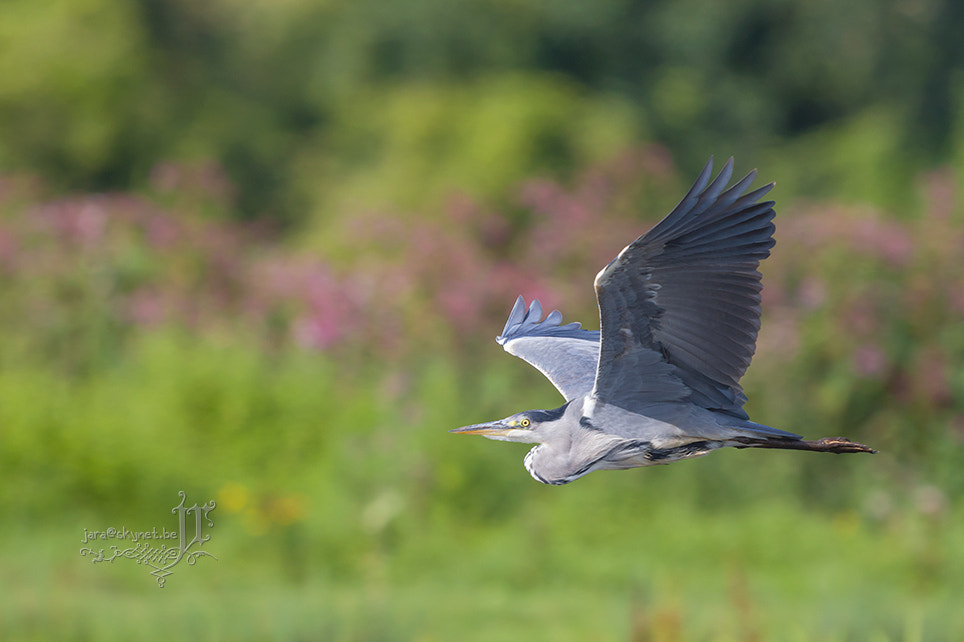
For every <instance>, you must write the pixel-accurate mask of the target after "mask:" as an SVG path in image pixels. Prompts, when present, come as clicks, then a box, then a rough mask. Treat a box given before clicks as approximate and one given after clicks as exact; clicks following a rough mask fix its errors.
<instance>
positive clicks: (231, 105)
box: [0, 0, 964, 220]
mask: <svg viewBox="0 0 964 642" xmlns="http://www.w3.org/2000/svg"><path fill="white" fill-rule="evenodd" d="M962 25H964V9H961V8H960V7H959V6H957V5H956V4H955V3H952V2H949V1H946V0H903V1H901V2H895V3H877V2H872V1H871V0H855V1H854V2H849V3H845V4H841V3H836V2H831V1H829V0H816V1H814V2H806V3H800V2H790V1H789V0H735V1H734V2H728V3H726V4H720V3H716V2H709V1H708V0H681V1H679V2H652V1H646V2H644V1H641V0H601V1H600V2H596V3H592V4H586V3H584V2H576V1H573V0H565V1H560V0H555V1H553V2H548V1H546V0H512V1H510V0H466V1H465V2H461V3H459V5H458V9H457V10H455V8H454V7H453V6H452V5H451V3H446V2H443V1H442V0H399V1H397V2H391V3H385V2H381V1H378V0H358V1H353V2H348V1H346V0H328V1H326V2H321V3H318V2H314V1H313V0H288V1H287V2H283V3H275V2H265V1H260V2H250V1H245V2H242V1H240V0H212V1H211V2H206V3H202V4H198V3H196V2H189V1H187V0H141V2H139V3H135V4H131V3H126V2H123V1H122V0H78V1H75V2H66V1H65V0H53V1H52V2H48V3H43V4H40V5H38V4H36V3H28V2H25V1H24V0H11V1H9V2H5V3H3V5H2V6H0V43H2V47H0V72H2V76H3V78H4V83H3V86H2V87H0V123H2V126H3V129H4V136H3V137H2V141H0V170H5V171H11V170H13V171H28V172H36V173H40V174H42V175H44V176H45V177H47V178H49V179H50V180H51V181H52V182H53V183H54V184H56V185H60V186H64V187H69V188H81V189H101V188H105V187H123V186H135V187H136V186H138V185H140V184H142V182H143V181H144V180H145V178H146V176H147V175H148V173H149V171H150V168H151V167H152V166H153V165H154V164H155V163H158V162H161V161H185V160H187V161H195V162H196V161H198V160H212V159H213V160H215V161H217V162H219V163H220V164H222V165H223V166H224V167H225V168H226V169H227V171H228V173H229V175H230V176H231V177H232V178H233V180H234V181H236V182H237V184H238V185H239V187H240V189H239V193H238V197H239V205H240V211H241V212H242V213H243V214H244V215H247V216H254V215H260V216H273V217H281V218H286V219H287V220H295V219H297V218H301V217H304V216H306V214H305V213H304V212H303V211H302V209H301V208H302V207H304V206H305V205H306V201H305V200H304V193H305V192H306V191H309V192H316V193H317V192H330V193H332V194H335V193H337V192H338V191H339V190H340V188H341V185H340V183H326V182H325V181H326V180H333V179H336V178H337V179H338V180H341V179H343V178H344V173H343V172H335V173H328V172H322V174H321V175H320V177H315V178H314V179H313V180H310V179H309V178H307V177H306V176H305V175H304V171H305V169H306V168H307V169H308V170H309V171H310V170H311V169H312V168H316V167H320V166H322V165H326V164H329V163H331V162H332V161H334V162H335V163H336V164H340V165H343V166H344V167H348V166H351V167H353V168H354V171H355V172H356V175H357V176H362V175H363V174H364V173H365V172H367V171H369V170H372V169H375V172H376V174H380V173H382V172H383V171H387V170H384V169H380V168H384V167H385V166H386V165H387V164H389V163H398V164H399V167H397V168H396V169H394V170H391V173H394V174H397V175H403V174H409V175H411V176H415V177H417V176H418V172H411V171H410V170H409V169H407V168H406V167H403V166H401V165H402V164H409V163H410V164H411V165H412V166H413V167H419V166H423V167H424V166H427V165H431V164H432V163H433V162H435V163H438V158H434V159H433V158H432V157H431V155H432V154H435V153H437V152H438V151H439V150H438V149H437V148H435V147H432V146H425V147H423V148H421V149H409V150H408V152H409V153H410V154H414V155H411V156H406V157H405V158H396V159H394V160H386V159H384V158H380V157H378V153H379V152H380V151H382V150H384V149H386V148H391V147H393V146H395V145H397V138H398V136H399V133H398V132H396V131H394V130H393V129H392V127H390V126H386V124H385V123H386V119H385V114H383V113H381V111H380V109H379V108H380V107H381V106H383V105H385V104H387V105H392V104H395V105H396V108H397V106H398V105H399V103H400V101H402V99H401V98H400V97H401V96H403V95H406V94H407V95H408V96H409V98H408V99H407V100H409V101H412V100H414V96H415V95H419V96H421V97H420V98H418V100H419V101H420V102H421V103H422V104H423V105H425V106H426V107H425V108H426V110H427V111H425V112H424V114H425V116H424V117H425V118H427V119H428V118H431V117H433V116H437V115H438V114H440V112H439V111H438V110H440V109H442V107H438V106H436V105H448V108H449V109H450V110H452V111H451V112H450V113H448V114H447V115H445V116H442V117H441V118H442V119H443V120H445V121H449V122H452V123H454V122H455V121H457V120H458V119H459V118H460V117H464V118H465V119H466V123H465V124H462V125H454V124H453V126H454V127H461V128H463V129H465V128H467V127H470V126H471V123H472V121H473V119H476V118H478V112H477V111H476V110H472V109H467V108H466V105H465V103H459V102H458V101H455V100H453V94H455V93H458V92H459V89H457V88H458V87H466V86H468V87H480V86H481V85H479V84H477V83H485V82H489V81H488V80H486V79H492V78H497V77H499V76H503V75H506V74H509V76H507V77H511V78H513V79H515V80H513V81H512V83H514V84H512V86H509V85H507V84H505V83H503V84H501V85H500V86H498V87H496V89H498V90H499V91H501V92H502V100H504V101H505V105H506V118H510V119H515V121H516V122H515V123H514V124H513V126H511V127H509V128H508V129H506V130H505V131H506V132H508V131H510V130H511V131H512V132H513V135H518V136H520V137H521V139H523V140H532V139H541V140H549V139H554V140H557V141H563V140H569V139H570V138H571V136H573V135H574V134H573V133H572V130H573V129H574V128H577V127H578V125H577V124H576V123H572V122H568V121H567V120H566V119H565V118H560V117H555V116H547V117H546V118H545V119H543V118H542V117H541V116H540V114H542V113H543V112H544V110H545V108H544V106H545V105H546V104H548V103H551V102H553V101H555V100H557V96H558V91H559V87H562V86H565V87H568V88H569V89H566V90H564V92H569V93H570V94H571V93H572V92H575V93H577V94H578V93H580V92H582V94H583V95H584V96H585V97H586V98H585V100H587V101H588V102H592V101H594V100H596V99H597V97H601V98H600V99H601V100H603V101H604V102H607V103H611V102H613V99H612V97H613V96H615V97H618V101H616V102H621V103H622V104H624V105H631V106H632V108H631V109H630V110H629V112H631V116H630V118H629V120H631V121H632V120H635V123H634V124H633V126H631V127H627V128H625V130H623V131H622V136H625V137H626V138H634V137H635V138H638V137H640V136H642V135H645V136H646V137H647V138H648V139H649V140H653V141H657V142H661V143H664V144H666V145H667V146H668V147H669V148H671V149H673V150H674V153H676V154H678V155H679V158H680V159H681V164H682V165H683V166H684V167H690V166H693V167H695V166H697V165H699V164H700V163H702V162H703V161H704V159H705V157H706V156H707V155H708V154H709V153H713V152H715V153H717V154H724V153H731V152H732V153H738V154H741V155H751V153H752V155H753V156H759V155H760V154H761V153H762V152H765V151H770V150H779V149H782V148H783V144H784V143H785V142H787V141H793V142H795V141H799V140H804V139H806V138H807V137H809V136H811V135H812V134H814V133H818V134H819V136H820V140H822V141H825V140H827V138H828V137H831V138H833V137H834V136H835V132H843V134H842V135H843V136H845V137H846V136H847V133H846V132H848V131H849V130H850V126H849V125H848V124H849V123H860V122H869V121H866V120H865V119H864V117H863V115H864V114H865V113H872V114H881V113H886V114H888V115H887V116H886V117H885V124H884V125H881V126H884V127H887V128H888V131H887V132H885V133H886V136H887V140H888V141H892V144H888V145H883V146H875V145H874V144H873V141H870V140H869V138H870V137H865V136H857V137H851V138H850V139H846V140H845V141H844V143H843V144H844V145H846V146H847V147H848V149H847V150H846V151H845V153H844V157H846V158H850V159H857V160H858V161H859V162H860V163H867V165H866V166H864V165H858V166H857V167H856V168H855V171H856V172H864V171H865V170H867V169H869V170H870V171H869V174H870V175H872V176H873V177H874V179H873V180H874V186H875V187H880V186H882V185H883V186H887V187H888V190H887V191H885V192H884V193H883V194H882V195H877V193H876V192H875V190H874V189H867V187H866V186H857V189H856V190H852V189H851V188H852V187H853V186H854V185H855V183H854V181H853V180H852V178H848V177H841V178H839V179H838V177H837V175H836V174H828V175H827V176H826V177H825V180H823V181H817V182H814V181H809V182H808V183H807V188H808V189H811V188H816V189H818V190H820V191H824V192H825V193H831V192H840V193H845V194H849V195H851V196H853V197H856V198H867V197H873V198H875V200H877V201H878V202H887V201H891V200H892V199H894V198H907V195H908V194H910V188H911V184H910V178H908V177H907V174H908V173H907V172H906V171H905V168H904V167H902V166H896V165H895V166H888V165H887V164H886V163H882V162H881V159H882V157H883V156H885V155H887V154H891V153H892V151H893V149H894V147H895V146H896V147H897V148H899V149H900V150H901V156H902V158H903V159H906V163H913V164H915V165H919V164H921V163H924V164H935V163H938V162H940V161H942V160H945V159H947V158H950V157H952V156H954V155H958V154H959V153H960V152H959V151H958V150H956V148H955V147H954V146H955V145H957V144H958V143H957V142H956V141H957V138H956V137H949V136H947V133H948V131H949V130H950V128H951V127H952V126H953V125H954V124H955V120H956V114H957V112H958V111H959V109H960V105H961V98H960V89H959V87H960V84H961V81H960V78H959V76H958V72H957V71H956V70H958V69H960V67H961V65H962V63H964V50H962V48H961V47H960V45H959V44H958V41H959V38H958V37H957V36H958V32H959V30H960V27H961V26H962ZM409 86H411V87H412V88H410V89H408V88H407V87H409ZM541 92H545V93H541ZM564 100H566V99H564ZM530 101H531V102H532V105H528V103H529V102H530ZM540 105H542V106H540ZM389 109H392V108H391V107H389ZM513 110H518V113H517V114H516V116H514V117H513V116H511V114H509V112H510V111H513ZM868 110H869V111H868ZM619 112H620V113H621V114H623V113H625V112H626V110H625V109H623V108H620V109H619ZM346 114H350V115H351V120H352V121H353V122H352V123H351V125H350V126H349V129H351V130H353V131H366V132H367V134H366V135H365V136H362V137H356V138H354V139H353V138H352V136H351V135H350V134H346V132H344V131H342V128H343V127H345V126H346ZM420 117H423V116H422V113H420V112H417V111H416V112H413V113H412V115H411V118H412V119H418V118H420ZM622 118H623V116H620V117H619V119H622ZM479 124H481V123H479ZM484 125H485V126H486V127H488V128H489V132H490V134H491V135H493V136H495V137H498V136H501V135H502V134H501V133H500V131H499V130H500V129H501V128H502V126H503V122H502V121H492V122H489V123H484ZM526 128H528V130H526ZM891 129H892V130H893V131H890V130H891ZM524 130H525V131H524ZM575 135H578V133H577V134H575ZM393 141H395V142H393ZM868 141H869V142H868ZM633 142H635V141H633V140H626V143H627V145H629V144H631V143H633ZM863 144H867V145H868V147H866V148H865V149H866V150H867V151H866V152H864V151H862V150H854V149H852V148H853V146H859V145H863ZM353 145H358V148H357V149H356V148H354V147H352V146H353ZM805 147H806V145H805ZM466 152H467V154H468V155H469V156H471V155H473V154H477V153H479V152H478V150H473V149H471V148H469V149H467V150H466ZM389 155H390V156H391V154H389ZM446 158H447V159H450V158H452V154H451V153H448V155H447V156H446ZM344 159H347V161H346V160H344ZM366 159H367V162H360V161H362V160H366ZM532 160H533V162H534V163H536V166H537V167H538V168H539V169H542V170H545V171H560V170H561V171H563V172H564V171H566V170H567V169H571V168H572V163H571V162H570V163H567V162H566V157H565V154H562V155H559V156H556V155H553V154H542V155H540V156H539V157H538V158H533V159H532ZM583 160H584V159H583ZM819 160H821V159H818V158H815V159H812V160H811V159H804V161H805V162H804V163H802V165H808V164H810V163H815V162H818V161H819ZM906 163H905V164H906ZM529 167H531V165H530V164H529V163H527V162H521V163H519V164H518V169H520V170H521V171H528V169H529ZM511 170H512V167H511V166H510V167H506V168H504V170H503V173H504V174H506V175H508V173H509V172H510V171H511ZM809 170H810V168H807V167H802V168H801V169H798V170H797V172H796V173H795V174H793V175H792V176H793V178H799V177H806V176H807V173H808V171H809ZM292 174H295V175H298V176H299V177H298V178H295V179H292ZM462 175H464V174H462ZM519 177H520V176H515V177H514V178H519ZM308 180H310V182H311V185H309V186H308V187H310V189H308V190H306V186H305V185H304V184H302V183H303V182H304V181H308ZM483 182H484V181H483ZM348 183H350V184H353V183H355V181H354V180H350V181H348ZM504 184H505V180H493V181H490V182H488V183H487V185H488V189H497V188H498V186H500V185H504ZM478 186H479V187H482V185H478ZM432 193H434V191H433V190H428V191H427V192H426V194H432ZM385 196H386V197H389V198H391V197H394V193H393V192H392V191H391V190H387V191H386V192H385ZM296 213H297V214H296Z"/></svg>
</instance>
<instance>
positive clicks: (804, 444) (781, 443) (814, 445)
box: [733, 437, 877, 454]
mask: <svg viewBox="0 0 964 642" xmlns="http://www.w3.org/2000/svg"><path fill="white" fill-rule="evenodd" d="M733 441H739V442H740V443H742V444H745V445H743V446H736V448H779V449H781V450H810V451H813V452H818V453H837V454H841V453H871V454H874V453H876V452H877V451H876V450H874V449H873V448H871V447H870V446H865V445H863V444H858V443H857V442H856V441H850V440H849V439H847V438H845V437H824V438H823V439H818V440H817V441H806V440H804V439H773V438H771V439H745V438H739V437H738V438H736V439H734V440H733Z"/></svg>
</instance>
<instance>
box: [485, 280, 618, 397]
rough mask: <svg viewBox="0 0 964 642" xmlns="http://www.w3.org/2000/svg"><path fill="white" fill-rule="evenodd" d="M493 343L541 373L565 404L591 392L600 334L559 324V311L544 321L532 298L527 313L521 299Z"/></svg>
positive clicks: (560, 314)
mask: <svg viewBox="0 0 964 642" xmlns="http://www.w3.org/2000/svg"><path fill="white" fill-rule="evenodd" d="M496 341H498V342H499V344H500V345H501V346H502V347H503V348H505V351H506V352H508V353H509V354H513V355H515V356H517V357H519V358H521V359H524V360H525V361H527V362H529V364H531V365H532V366H534V367H535V368H536V369H537V370H539V372H541V373H542V374H544V375H545V376H546V378H547V379H549V381H551V382H552V385H554V386H555V387H556V389H557V390H558V391H559V392H561V393H562V396H563V397H565V398H566V401H569V400H571V399H574V398H576V397H581V396H584V395H588V394H589V393H590V392H591V391H592V387H593V382H594V381H595V378H596V364H597V363H598V361H599V332H598V331H593V330H583V329H582V328H581V326H580V325H579V324H578V323H567V324H565V325H562V313H560V312H559V311H558V310H553V311H552V312H550V313H549V316H547V317H546V318H545V319H543V318H542V305H541V304H540V303H539V301H537V300H535V299H533V301H532V303H531V304H530V305H529V309H528V310H527V309H526V302H525V299H523V298H522V297H521V296H520V297H519V298H518V299H516V302H515V305H514V306H513V307H512V311H511V312H510V313H509V320H508V321H506V323H505V328H504V329H503V330H502V334H501V335H499V337H498V338H496Z"/></svg>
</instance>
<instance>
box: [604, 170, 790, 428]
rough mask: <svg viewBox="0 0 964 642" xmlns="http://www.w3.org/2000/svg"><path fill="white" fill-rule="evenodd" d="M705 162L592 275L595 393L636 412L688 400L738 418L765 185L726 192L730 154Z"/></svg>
mask: <svg viewBox="0 0 964 642" xmlns="http://www.w3.org/2000/svg"><path fill="white" fill-rule="evenodd" d="M712 167H713V161H712V160H710V162H709V163H707V165H706V167H705V168H704V169H703V171H702V173H701V174H700V176H699V178H698V179H697V180H696V183H695V184H694V185H693V187H692V188H691V189H690V190H689V192H687V194H686V196H684V197H683V200H681V201H680V203H679V204H678V205H677V206H676V207H675V208H674V209H673V211H672V212H670V213H669V214H668V215H667V216H666V217H665V218H664V219H663V220H662V221H660V222H659V223H657V224H656V225H655V226H654V227H653V228H652V229H651V230H650V231H649V232H648V233H646V234H645V235H643V236H642V237H640V238H638V239H637V240H636V241H634V242H633V243H632V244H630V245H629V246H628V247H627V248H626V249H625V250H623V251H622V252H621V253H620V254H619V256H617V257H616V258H615V259H614V260H613V261H612V262H611V263H610V264H609V265H608V266H606V268H605V269H603V270H602V271H601V272H600V273H599V274H598V275H597V276H596V296H597V299H598V302H599V313H600V323H601V327H602V331H601V332H602V334H601V357H600V360H599V370H598V372H597V375H596V381H595V388H594V392H595V394H596V395H597V396H598V397H599V398H600V399H602V400H603V401H607V402H609V403H613V404H614V405H618V406H621V407H625V408H627V409H629V410H636V409H639V408H640V407H642V406H645V405H646V404H648V403H653V402H657V401H671V400H673V399H682V398H687V399H688V400H689V401H691V402H693V403H696V404H698V405H700V406H702V407H704V408H709V409H713V410H721V411H723V412H726V413H729V414H731V415H733V416H734V417H735V418H738V419H747V415H746V413H745V412H744V411H743V404H744V402H745V401H746V397H745V396H744V395H743V391H742V389H741V388H740V384H739V380H740V378H741V377H742V376H743V374H744V373H745V372H746V369H747V367H748V366H749V365H750V360H751V358H752V356H753V352H754V350H755V346H756V337H757V332H758V331H759V329H760V289H761V286H760V273H759V272H758V270H757V268H758V267H759V264H760V261H761V260H763V259H764V258H766V257H767V256H769V254H770V248H771V247H772V246H773V243H774V241H773V237H772V235H773V229H774V228H773V223H772V219H773V215H774V213H773V202H772V201H766V202H763V203H758V202H757V201H758V200H759V199H760V198H762V197H763V196H764V195H765V194H766V193H767V192H768V191H769V190H770V189H771V188H772V186H773V185H772V183H771V184H770V185H766V186H764V187H762V188H759V189H757V190H754V191H752V192H750V193H748V194H744V193H743V192H744V191H745V190H746V189H747V187H748V186H749V185H750V183H751V182H752V181H753V178H754V176H755V172H751V173H750V174H748V175H747V176H746V177H745V178H743V179H742V180H740V181H739V182H737V183H736V184H735V185H734V186H733V187H731V188H729V189H726V184H727V183H728V182H729V180H730V178H731V176H732V173H733V159H730V160H728V161H727V162H726V164H725V165H724V166H723V169H722V170H721V171H720V174H719V176H717V178H716V179H715V180H714V181H713V182H712V183H710V182H709V179H710V175H711V171H712Z"/></svg>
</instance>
